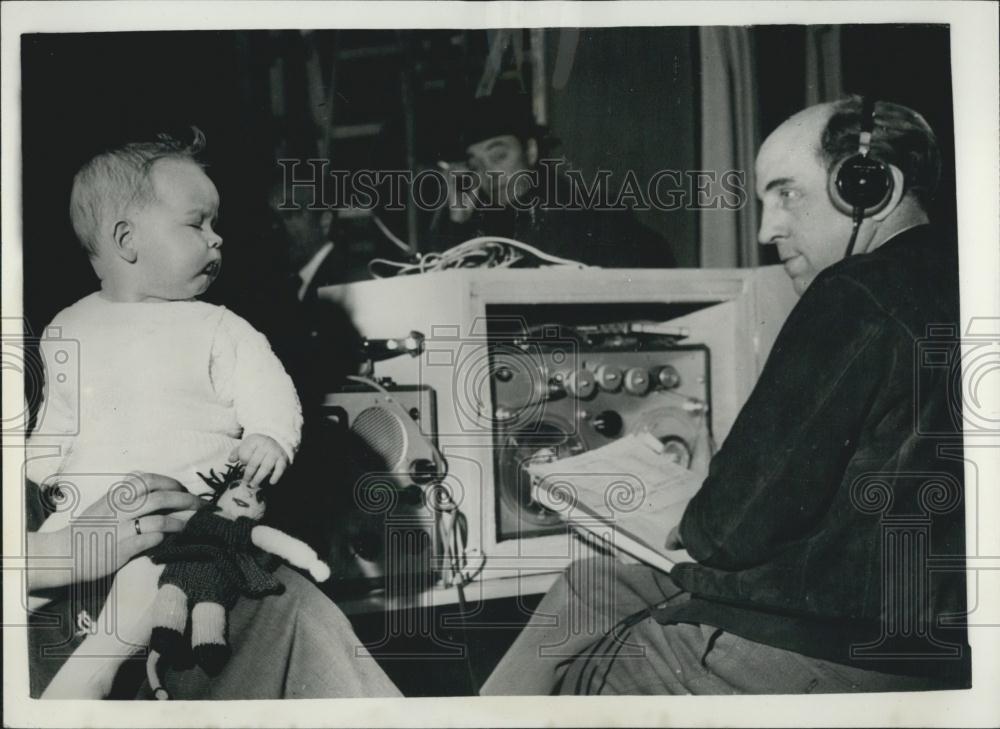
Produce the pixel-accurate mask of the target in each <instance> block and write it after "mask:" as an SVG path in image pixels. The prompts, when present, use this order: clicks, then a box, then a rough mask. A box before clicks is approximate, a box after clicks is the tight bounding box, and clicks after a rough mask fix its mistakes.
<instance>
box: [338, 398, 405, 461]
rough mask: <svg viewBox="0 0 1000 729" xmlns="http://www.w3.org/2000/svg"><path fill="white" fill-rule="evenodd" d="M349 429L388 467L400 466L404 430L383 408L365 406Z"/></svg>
mask: <svg viewBox="0 0 1000 729" xmlns="http://www.w3.org/2000/svg"><path fill="white" fill-rule="evenodd" d="M351 430H352V431H353V432H354V433H355V434H356V435H357V436H358V437H359V438H361V439H362V440H363V441H364V442H365V443H367V444H368V446H369V447H370V448H371V449H372V450H373V451H374V452H375V453H376V454H378V456H379V457H380V458H381V459H382V460H383V461H384V462H385V466H386V467H387V468H388V469H390V470H396V469H398V468H400V466H401V464H400V460H401V459H402V458H403V454H404V453H406V430H405V429H404V428H403V424H402V423H400V422H399V420H398V419H397V418H396V416H394V415H393V414H392V413H390V412H389V411H387V410H385V409H384V408H380V407H372V408H366V409H365V410H362V411H361V412H360V413H358V417H356V418H355V419H354V423H353V425H352V426H351Z"/></svg>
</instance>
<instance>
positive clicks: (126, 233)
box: [111, 220, 139, 263]
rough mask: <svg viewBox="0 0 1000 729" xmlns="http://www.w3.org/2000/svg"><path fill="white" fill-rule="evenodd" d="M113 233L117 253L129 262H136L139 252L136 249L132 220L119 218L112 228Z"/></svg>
mask: <svg viewBox="0 0 1000 729" xmlns="http://www.w3.org/2000/svg"><path fill="white" fill-rule="evenodd" d="M111 235H112V239H113V240H114V243H115V253H116V254H117V255H118V256H119V257H120V258H123V259H124V260H126V261H128V262H129V263H135V261H136V259H137V258H138V257H139V253H138V251H136V249H135V241H134V232H133V230H132V222H131V221H129V220H119V221H118V222H117V223H115V226H114V228H112V231H111Z"/></svg>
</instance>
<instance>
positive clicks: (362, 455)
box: [320, 378, 446, 595]
mask: <svg viewBox="0 0 1000 729" xmlns="http://www.w3.org/2000/svg"><path fill="white" fill-rule="evenodd" d="M357 379H358V381H359V384H354V385H351V386H349V387H348V388H345V389H343V390H341V391H338V392H332V393H329V394H327V395H326V396H325V398H324V401H323V405H322V408H321V410H320V412H321V417H323V418H324V419H325V420H326V421H327V422H328V423H331V424H332V425H333V426H335V432H336V435H335V436H334V437H339V438H343V439H346V440H347V448H345V451H346V452H348V453H350V454H351V456H352V460H353V463H352V464H351V467H348V466H347V464H345V468H344V473H348V472H350V473H351V475H352V477H353V478H350V479H345V481H347V483H342V484H340V488H344V489H345V490H346V491H347V492H348V493H347V494H345V498H343V499H340V500H339V503H340V504H341V508H342V510H343V512H344V513H343V514H339V515H337V516H338V518H337V519H336V520H335V523H336V525H337V527H336V528H335V530H334V532H335V533H334V534H332V535H331V540H330V543H331V547H330V554H329V555H328V556H329V560H330V564H331V569H332V572H333V582H332V584H331V588H330V589H331V591H332V592H334V593H340V594H347V593H351V592H355V591H357V590H358V589H359V588H363V589H373V588H379V589H389V590H392V591H393V592H395V593H397V594H403V595H405V594H411V593H414V592H418V591H420V590H421V589H426V588H427V587H429V586H430V585H431V584H433V583H434V581H435V580H436V576H435V575H434V565H433V559H434V555H435V552H436V551H437V549H438V545H437V544H436V535H435V514H434V510H433V508H432V505H431V503H430V499H429V497H428V493H427V486H428V484H430V483H432V482H434V481H436V480H440V479H442V478H444V477H445V473H446V467H445V464H444V462H443V460H442V459H441V456H440V454H439V453H438V450H437V447H436V445H435V443H434V440H433V436H432V435H425V434H433V432H434V430H435V393H434V391H433V390H432V389H431V388H429V387H396V386H393V385H390V386H389V387H384V386H382V385H381V384H380V383H377V382H375V381H370V382H367V381H364V380H363V378H357ZM387 582H388V583H391V584H387Z"/></svg>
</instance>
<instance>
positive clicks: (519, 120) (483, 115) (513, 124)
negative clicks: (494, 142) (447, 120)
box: [459, 88, 544, 150]
mask: <svg viewBox="0 0 1000 729" xmlns="http://www.w3.org/2000/svg"><path fill="white" fill-rule="evenodd" d="M460 128H461V132H460V135H459V136H460V141H461V144H462V149H463V150H464V149H465V148H466V147H468V146H469V145H470V144H475V143H476V142H481V141H482V140H484V139H489V138H491V137H499V136H502V135H505V134H513V135H514V136H516V137H518V138H520V139H530V138H532V137H534V138H536V139H537V138H538V137H540V136H542V134H543V132H544V129H543V128H542V127H540V126H539V125H538V124H537V123H535V117H534V114H533V113H532V111H531V98H530V97H529V96H528V95H527V94H524V93H520V92H517V91H509V90H506V89H503V88H498V89H495V90H494V92H493V93H492V94H491V95H489V96H482V97H479V98H478V99H472V100H471V101H470V102H469V103H468V104H467V105H466V107H465V110H464V112H463V113H462V115H461V118H460Z"/></svg>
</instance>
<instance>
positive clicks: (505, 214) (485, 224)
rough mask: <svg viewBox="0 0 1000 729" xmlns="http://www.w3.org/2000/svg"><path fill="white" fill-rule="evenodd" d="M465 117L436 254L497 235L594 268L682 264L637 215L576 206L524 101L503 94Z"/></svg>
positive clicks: (435, 227) (482, 101)
mask: <svg viewBox="0 0 1000 729" xmlns="http://www.w3.org/2000/svg"><path fill="white" fill-rule="evenodd" d="M462 116H463V119H462V131H461V134H460V149H462V150H463V151H464V154H465V157H466V161H465V163H453V164H445V163H439V166H440V167H442V168H443V169H445V170H447V171H449V172H452V173H453V174H449V175H448V179H449V183H450V187H451V193H452V194H451V196H450V201H449V207H448V209H447V211H442V214H440V215H438V216H437V217H436V219H435V222H434V223H433V224H432V228H431V237H432V240H433V245H434V248H435V249H436V250H443V249H446V248H448V247H450V246H452V245H456V244H458V243H461V242H462V241H464V240H468V239H470V238H474V237H477V236H484V235H491V236H502V237H506V238H514V239H515V240H518V241H521V242H524V243H528V244H530V245H532V246H535V247H536V248H538V249H540V250H542V251H544V252H545V253H548V254H551V255H554V256H559V257H562V258H568V259H572V260H576V261H580V262H582V263H586V264H588V265H593V266H602V267H616V268H633V267H635V268H639V267H648V268H668V267H672V266H674V265H675V262H674V257H673V254H672V252H671V250H670V245H669V243H668V242H667V241H666V240H664V239H663V238H661V237H660V236H659V235H657V234H656V233H655V232H653V231H652V230H650V229H649V228H647V227H646V226H644V225H642V224H641V223H640V222H639V221H638V220H636V218H635V217H634V215H633V214H632V211H631V210H628V209H607V206H605V207H604V208H603V209H597V208H596V207H594V206H591V205H588V204H587V201H586V200H585V199H581V197H585V196H575V197H576V199H575V200H574V195H573V194H572V191H571V190H570V181H569V180H568V179H567V178H566V176H565V175H564V174H562V173H560V171H559V167H560V166H561V165H558V164H557V162H559V160H557V159H551V160H548V159H547V158H546V157H545V156H544V152H545V151H546V150H545V144H546V142H549V141H551V137H550V136H549V135H547V134H546V130H545V129H544V128H543V127H540V126H539V125H538V124H536V123H535V119H534V117H533V115H532V112H531V108H530V105H529V100H528V97H527V96H526V95H525V94H520V93H513V92H509V91H503V90H498V91H496V92H495V93H494V94H493V95H491V96H487V97H482V98H478V99H474V100H473V101H472V102H470V103H469V104H468V106H467V108H466V110H465V111H464V112H463V115H462ZM546 162H547V163H546ZM462 172H470V173H472V180H473V185H474V187H473V189H472V190H469V189H468V187H465V188H464V190H465V191H466V192H464V193H463V192H460V191H459V184H458V180H459V178H460V176H461V173H462ZM444 213H446V214H444Z"/></svg>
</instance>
